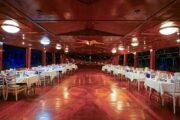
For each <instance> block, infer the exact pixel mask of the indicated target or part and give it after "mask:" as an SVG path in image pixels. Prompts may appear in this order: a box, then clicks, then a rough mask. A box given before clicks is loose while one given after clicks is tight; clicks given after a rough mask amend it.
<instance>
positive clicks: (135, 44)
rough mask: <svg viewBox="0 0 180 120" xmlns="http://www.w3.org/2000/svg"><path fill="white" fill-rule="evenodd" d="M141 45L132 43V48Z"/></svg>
mask: <svg viewBox="0 0 180 120" xmlns="http://www.w3.org/2000/svg"><path fill="white" fill-rule="evenodd" d="M138 45H139V43H131V46H133V47H135V46H138Z"/></svg>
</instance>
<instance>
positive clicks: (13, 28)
mask: <svg viewBox="0 0 180 120" xmlns="http://www.w3.org/2000/svg"><path fill="white" fill-rule="evenodd" d="M1 28H2V29H3V30H4V31H6V32H8V33H17V32H19V31H20V28H19V24H18V23H17V22H16V21H14V20H5V21H4V22H3V23H2V25H1Z"/></svg>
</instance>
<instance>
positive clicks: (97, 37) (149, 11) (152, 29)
mask: <svg viewBox="0 0 180 120" xmlns="http://www.w3.org/2000/svg"><path fill="white" fill-rule="evenodd" d="M0 3H2V4H0V13H1V14H0V24H1V23H2V21H3V20H5V19H10V18H13V19H16V20H17V21H18V22H19V24H20V28H21V32H19V33H18V34H14V35H10V34H7V33H5V32H4V31H2V29H0V33H1V34H2V35H1V36H2V37H5V38H6V39H7V40H6V42H9V43H13V44H14V43H16V42H17V41H18V40H19V41H20V42H19V44H20V43H21V41H22V34H26V37H27V39H26V42H27V44H29V43H31V44H32V45H33V47H37V48H41V49H43V46H42V45H40V43H39V40H40V38H41V36H42V35H48V36H49V37H50V39H51V44H50V46H48V47H47V49H51V50H55V45H56V43H61V44H62V45H63V47H65V46H69V48H70V51H72V52H82V53H90V52H91V53H92V52H99V53H103V52H111V49H112V48H113V47H118V45H119V44H123V45H125V47H126V48H128V46H129V49H130V50H131V51H144V50H149V49H151V48H153V49H158V48H163V47H169V46H179V43H176V42H175V41H176V39H177V35H176V34H174V35H171V36H163V35H161V34H160V33H159V27H160V25H161V24H162V23H163V22H164V21H167V20H172V21H174V22H175V23H176V24H177V25H180V23H179V20H180V14H179V11H180V1H179V0H141V1H138V0H134V1H133V0H113V1H112V0H52V1H50V0H3V1H0ZM134 36H136V37H138V39H139V41H140V46H138V47H131V46H130V43H131V38H132V37H134ZM12 40H13V41H15V42H13V41H12ZM83 40H84V41H92V40H94V41H96V42H102V43H103V44H99V45H92V46H88V45H85V44H80V43H79V42H80V41H83ZM144 41H145V42H146V44H144ZM82 43H83V42H82ZM77 47H78V48H77Z"/></svg>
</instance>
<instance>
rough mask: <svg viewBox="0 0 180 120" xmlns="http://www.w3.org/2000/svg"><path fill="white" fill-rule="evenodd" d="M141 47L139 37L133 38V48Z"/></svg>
mask: <svg viewBox="0 0 180 120" xmlns="http://www.w3.org/2000/svg"><path fill="white" fill-rule="evenodd" d="M138 45H139V41H138V38H137V37H133V38H132V40H131V46H133V47H135V46H138Z"/></svg>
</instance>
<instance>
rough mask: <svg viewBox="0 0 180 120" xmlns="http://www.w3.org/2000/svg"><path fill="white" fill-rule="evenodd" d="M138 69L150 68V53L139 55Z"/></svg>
mask: <svg viewBox="0 0 180 120" xmlns="http://www.w3.org/2000/svg"><path fill="white" fill-rule="evenodd" d="M138 67H150V52H149V51H148V52H140V53H138Z"/></svg>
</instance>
